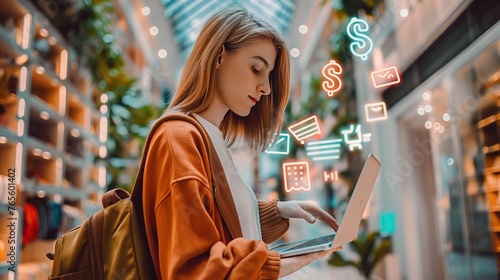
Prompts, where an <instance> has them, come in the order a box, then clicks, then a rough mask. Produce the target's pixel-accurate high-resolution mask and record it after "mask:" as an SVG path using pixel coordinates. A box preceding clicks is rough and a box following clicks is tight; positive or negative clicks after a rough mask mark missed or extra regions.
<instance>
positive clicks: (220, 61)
mask: <svg viewBox="0 0 500 280" xmlns="http://www.w3.org/2000/svg"><path fill="white" fill-rule="evenodd" d="M225 51H226V48H225V47H224V45H222V48H221V50H220V52H219V55H218V56H217V65H216V67H215V69H219V66H220V65H221V63H222V55H223V54H225Z"/></svg>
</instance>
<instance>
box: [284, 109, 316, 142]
mask: <svg viewBox="0 0 500 280" xmlns="http://www.w3.org/2000/svg"><path fill="white" fill-rule="evenodd" d="M288 131H290V133H291V134H292V136H293V137H294V138H295V139H297V141H299V142H300V144H304V143H305V139H307V138H309V137H312V136H314V135H319V134H321V129H320V128H319V123H318V117H316V116H310V117H308V118H305V119H303V120H301V121H299V122H297V123H295V124H292V125H290V126H289V127H288Z"/></svg>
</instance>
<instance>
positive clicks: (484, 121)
mask: <svg viewBox="0 0 500 280" xmlns="http://www.w3.org/2000/svg"><path fill="white" fill-rule="evenodd" d="M499 120H500V113H498V114H496V115H492V116H489V117H487V118H484V119H482V120H480V121H478V122H477V127H478V128H484V127H486V126H488V125H490V124H494V123H495V122H497V121H499Z"/></svg>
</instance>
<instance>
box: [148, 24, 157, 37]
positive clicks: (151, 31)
mask: <svg viewBox="0 0 500 280" xmlns="http://www.w3.org/2000/svg"><path fill="white" fill-rule="evenodd" d="M158 31H159V30H158V27H156V26H151V28H150V29H149V34H151V35H153V36H156V35H158Z"/></svg>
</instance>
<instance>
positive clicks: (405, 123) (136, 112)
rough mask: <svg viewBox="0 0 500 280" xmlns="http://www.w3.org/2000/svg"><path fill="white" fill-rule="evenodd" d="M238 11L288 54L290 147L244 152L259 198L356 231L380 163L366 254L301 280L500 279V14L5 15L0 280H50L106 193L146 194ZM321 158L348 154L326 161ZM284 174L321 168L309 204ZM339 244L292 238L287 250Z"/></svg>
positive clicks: (379, 2) (281, 140)
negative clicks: (164, 124) (212, 50)
mask: <svg viewBox="0 0 500 280" xmlns="http://www.w3.org/2000/svg"><path fill="white" fill-rule="evenodd" d="M232 5H240V6H242V7H244V8H245V9H247V10H248V11H249V12H251V13H253V14H254V15H255V16H256V17H260V18H262V19H264V20H266V21H267V22H269V23H270V24H271V25H272V26H274V27H275V28H276V29H277V30H278V31H279V33H280V34H281V35H282V36H283V38H284V39H285V41H286V43H287V46H288V51H289V54H290V63H291V91H290V102H289V104H288V107H287V110H286V123H285V124H284V126H283V131H282V133H281V134H280V135H279V136H278V137H277V141H276V143H275V144H274V145H272V146H270V147H269V149H268V150H267V151H266V152H265V153H262V154H255V153H252V152H251V151H250V150H249V149H248V148H247V147H246V146H245V145H244V144H243V143H238V144H236V145H235V146H232V147H231V149H230V150H231V153H232V156H233V158H234V161H235V163H236V165H237V166H238V169H239V172H240V174H241V175H242V177H243V178H244V179H245V180H246V181H247V182H248V183H249V184H250V185H251V186H252V187H253V189H254V191H255V193H256V195H257V197H258V198H259V199H263V200H267V199H274V198H279V199H281V200H289V199H291V200H312V201H315V202H317V203H318V204H319V205H321V206H322V207H323V208H325V209H327V210H328V211H329V212H330V213H331V214H332V215H334V216H335V217H336V218H337V219H338V220H339V221H341V220H342V215H343V213H344V211H345V208H346V205H347V203H348V201H349V196H350V194H351V192H352V189H353V187H354V185H355V183H356V180H357V178H358V176H359V172H360V170H361V168H362V164H363V162H364V160H365V158H366V157H367V156H368V154H370V153H372V154H374V155H376V156H377V157H378V158H379V160H380V161H381V163H382V171H381V173H380V175H379V177H378V180H377V183H376V185H375V188H374V190H373V193H372V195H371V197H370V201H369V204H368V208H367V209H366V211H365V213H364V214H363V220H362V222H361V225H360V229H359V233H358V238H357V239H356V240H355V241H354V242H353V243H351V244H350V245H349V246H346V247H345V248H344V250H342V251H340V252H339V253H338V254H332V255H331V256H329V257H326V258H323V259H321V260H318V261H316V262H314V263H313V264H311V265H309V266H307V267H305V268H303V269H301V270H300V271H298V272H296V273H295V274H293V275H291V276H289V277H286V279H301V280H302V279H304V280H305V279H388V280H396V279H405V280H427V279H450V280H451V279H453V280H461V279H478V280H479V279H480V280H483V279H499V276H500V194H499V193H500V23H499V20H500V1H498V0H250V1H243V0H206V1H201V0H199V1H188V0H86V1H80V0H7V1H2V2H1V3H0V157H1V158H2V161H0V220H1V221H2V222H1V223H2V226H1V227H0V237H1V238H0V241H1V242H0V279H19V280H22V279H47V277H48V274H49V273H50V269H51V265H52V264H51V262H50V261H49V260H48V259H47V258H46V257H45V253H47V252H50V251H52V250H53V249H52V248H53V244H54V240H55V239H56V238H57V237H58V236H60V235H61V234H63V233H64V232H66V231H68V230H69V229H71V228H73V227H74V226H77V225H79V224H81V222H82V221H83V220H84V219H85V218H86V217H88V216H89V215H91V214H92V213H94V212H96V211H98V210H99V209H102V206H101V202H100V201H101V198H102V195H103V194H104V193H105V192H106V191H107V190H109V189H113V188H126V189H129V190H130V188H131V186H132V183H133V181H134V178H135V174H136V171H137V166H138V164H139V160H140V156H141V152H142V144H143V141H144V139H145V136H146V135H147V133H148V131H149V124H150V123H151V121H153V120H154V119H155V118H157V117H158V116H159V115H160V114H161V113H162V112H163V110H164V108H165V107H166V105H167V104H168V102H169V100H170V98H171V96H172V94H173V93H174V92H175V90H176V87H177V84H178V81H179V79H180V75H181V72H182V70H183V66H184V63H185V61H186V59H187V57H188V56H189V54H190V52H191V49H192V47H193V44H194V42H195V41H196V39H197V36H198V33H199V31H200V29H201V28H202V26H203V25H204V23H205V21H206V20H207V19H208V18H209V17H210V16H211V15H212V14H213V13H214V12H216V11H219V10H221V9H224V8H226V7H229V6H232ZM301 121H302V122H303V123H305V124H307V123H308V122H309V124H311V125H313V126H314V128H315V129H314V130H313V131H312V132H311V133H312V134H310V135H303V134H300V133H298V132H297V130H294V128H296V127H297V126H294V125H295V124H300V122H301ZM302 140H304V143H305V144H301V143H300V142H301V141H302ZM322 141H323V142H322ZM325 141H330V142H325ZM314 142H315V144H318V145H325V144H324V143H332V142H333V143H338V144H336V146H335V145H334V146H335V148H331V145H325V146H324V148H323V150H322V152H323V156H322V157H315V156H314V153H313V152H312V150H311V149H309V147H310V146H311V145H312V143H314ZM285 163H286V164H295V165H302V166H305V167H307V178H306V179H302V178H301V179H300V180H301V184H300V188H299V187H296V186H294V185H288V182H289V181H290V180H292V179H294V178H292V177H290V176H289V175H287V173H286V172H285V171H284V164H285ZM295 180H297V179H295ZM14 182H15V186H16V192H15V205H13V206H14V207H15V208H16V210H17V211H16V212H15V213H16V214H15V216H16V218H18V221H19V226H18V227H17V228H16V233H15V239H14V241H15V242H14V243H15V248H14V249H15V254H16V260H15V262H16V263H15V266H16V272H15V273H14V272H12V271H11V270H9V267H12V266H11V264H9V262H8V260H9V259H8V258H9V257H8V255H7V254H8V252H9V250H12V249H11V248H10V245H9V244H10V242H9V243H7V242H8V240H11V239H12V238H11V237H9V235H11V233H10V232H9V230H8V228H7V227H6V226H4V223H7V217H8V216H9V215H10V214H9V212H8V209H9V206H12V204H11V205H9V198H12V195H11V194H9V192H8V190H9V186H11V185H13V183H14ZM9 183H10V185H9ZM21 225H22V226H21ZM330 231H331V229H329V228H327V227H326V226H325V225H322V224H321V223H315V224H313V225H310V224H308V223H307V222H305V221H295V220H293V221H292V222H291V228H290V230H289V232H288V233H287V234H286V235H285V236H284V237H283V238H282V240H280V242H283V241H287V240H295V239H301V238H307V237H310V236H314V235H320V234H326V233H329V232H330ZM9 238H10V239H9ZM354 245H356V246H354ZM284 279H285V278H284Z"/></svg>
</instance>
